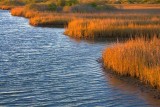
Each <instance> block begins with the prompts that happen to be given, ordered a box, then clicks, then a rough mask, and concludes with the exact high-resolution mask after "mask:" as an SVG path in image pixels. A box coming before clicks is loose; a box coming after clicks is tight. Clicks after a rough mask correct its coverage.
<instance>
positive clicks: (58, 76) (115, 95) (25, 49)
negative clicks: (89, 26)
mask: <svg viewBox="0 0 160 107" xmlns="http://www.w3.org/2000/svg"><path fill="white" fill-rule="evenodd" d="M63 32H64V29H55V28H53V29H52V28H41V27H31V26H29V25H28V20H27V19H24V18H17V17H12V16H11V15H10V14H9V12H8V11H0V106H11V107H12V106H20V107H24V106H38V107H39V106H47V107H48V106H50V107H95V106H100V107H135V106H139V107H150V106H151V105H156V104H158V103H157V101H156V100H153V101H152V100H150V99H149V98H148V97H147V96H146V94H145V95H143V94H141V93H140V92H139V91H138V90H136V89H134V87H133V88H132V87H131V88H129V85H127V84H125V83H123V82H115V80H114V79H112V80H111V79H110V78H108V77H107V76H106V75H105V74H104V73H103V70H102V69H101V65H100V64H99V63H97V61H96V59H97V58H99V57H101V52H102V50H103V49H104V48H105V47H106V46H110V45H111V44H110V43H108V42H103V43H91V44H89V43H87V42H84V41H81V42H76V41H73V40H71V39H69V38H68V37H67V36H65V35H63ZM106 78H107V79H106ZM123 87H124V88H123ZM127 87H128V88H127Z"/></svg>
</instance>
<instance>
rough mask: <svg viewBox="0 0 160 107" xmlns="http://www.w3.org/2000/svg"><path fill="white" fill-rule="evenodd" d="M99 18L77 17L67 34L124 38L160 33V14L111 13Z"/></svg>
mask: <svg viewBox="0 0 160 107" xmlns="http://www.w3.org/2000/svg"><path fill="white" fill-rule="evenodd" d="M107 17H108V18H107ZM107 17H106V18H100V19H99V18H98V19H94V18H93V19H75V20H73V21H71V22H70V23H69V25H68V27H67V28H66V31H65V34H67V35H69V36H72V37H75V38H85V39H97V38H124V37H139V36H141V35H146V36H148V37H150V36H152V35H153V34H155V35H158V34H159V33H160V16H159V15H152V16H151V15H131V14H128V15H127V14H126V15H121V14H120V15H119V16H118V15H109V14H108V16H107Z"/></svg>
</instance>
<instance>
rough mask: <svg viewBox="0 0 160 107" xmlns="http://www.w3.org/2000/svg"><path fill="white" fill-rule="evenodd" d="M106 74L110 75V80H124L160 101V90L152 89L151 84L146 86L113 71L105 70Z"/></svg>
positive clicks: (136, 79)
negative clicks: (114, 78)
mask: <svg viewBox="0 0 160 107" xmlns="http://www.w3.org/2000/svg"><path fill="white" fill-rule="evenodd" d="M102 67H103V70H104V72H105V73H106V74H107V75H109V77H110V78H112V77H116V78H117V79H119V80H122V81H124V82H126V83H128V84H130V85H133V86H135V87H137V88H138V89H139V90H140V91H141V92H143V93H148V94H150V95H151V96H152V97H153V98H155V99H158V100H160V90H159V89H156V88H153V87H151V86H150V85H149V84H144V83H143V82H141V81H140V80H139V79H138V78H133V77H130V76H121V75H119V74H118V73H116V72H114V71H113V70H111V69H108V68H104V66H102Z"/></svg>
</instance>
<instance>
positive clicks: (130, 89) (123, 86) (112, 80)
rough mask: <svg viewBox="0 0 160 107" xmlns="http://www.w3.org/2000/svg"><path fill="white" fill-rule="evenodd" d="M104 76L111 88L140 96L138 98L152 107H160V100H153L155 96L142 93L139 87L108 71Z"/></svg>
mask: <svg viewBox="0 0 160 107" xmlns="http://www.w3.org/2000/svg"><path fill="white" fill-rule="evenodd" d="M104 74H105V77H106V81H107V82H108V83H109V85H110V86H111V87H113V88H115V89H118V90H121V91H123V92H125V93H127V94H132V95H138V97H140V98H142V99H144V100H146V101H147V102H148V103H149V104H150V106H152V107H159V106H160V100H159V99H155V98H153V95H150V94H149V93H145V92H142V91H141V90H140V89H139V88H138V87H136V86H133V85H132V84H130V83H129V82H126V81H123V80H120V79H118V78H117V77H116V76H114V75H113V74H110V73H108V72H107V70H106V71H105V70H104Z"/></svg>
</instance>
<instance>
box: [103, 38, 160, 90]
mask: <svg viewBox="0 0 160 107" xmlns="http://www.w3.org/2000/svg"><path fill="white" fill-rule="evenodd" d="M102 59H103V64H104V67H106V68H109V69H111V70H113V71H114V72H116V73H118V74H120V75H125V76H131V77H136V78H138V79H139V80H140V81H142V82H143V83H146V84H149V85H151V86H152V87H155V88H158V89H160V39H159V38H156V37H154V38H153V39H150V40H147V39H144V38H143V39H142V38H141V39H135V40H129V41H128V42H126V43H117V44H116V45H114V46H113V47H110V48H107V49H105V50H104V51H103V55H102Z"/></svg>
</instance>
